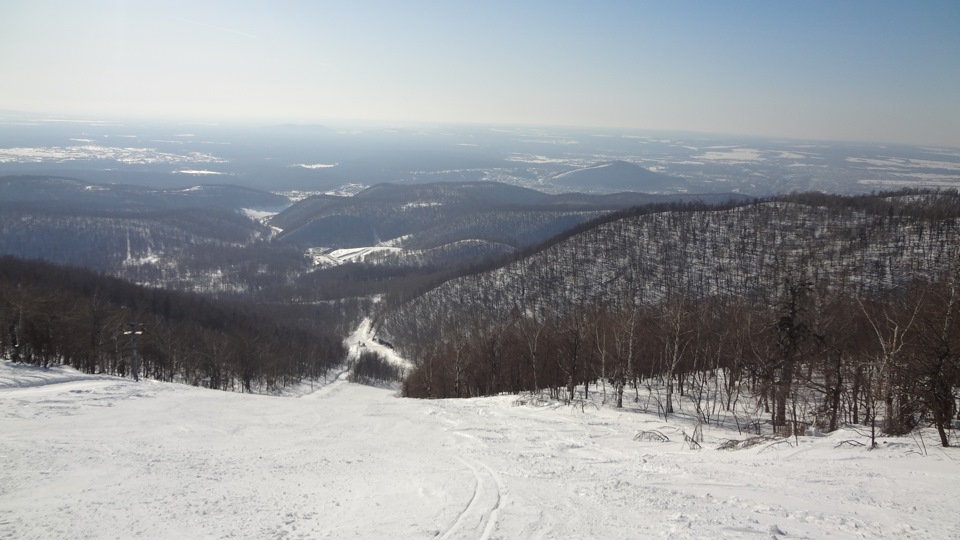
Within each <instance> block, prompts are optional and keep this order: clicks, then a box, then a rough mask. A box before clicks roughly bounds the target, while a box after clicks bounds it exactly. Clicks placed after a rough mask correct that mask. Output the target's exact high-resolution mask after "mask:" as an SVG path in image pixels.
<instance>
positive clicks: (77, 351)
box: [0, 256, 348, 391]
mask: <svg viewBox="0 0 960 540" xmlns="http://www.w3.org/2000/svg"><path fill="white" fill-rule="evenodd" d="M322 309H323V308H322V307H318V306H314V307H309V306H308V307H295V306H275V307H273V308H267V307H264V306H253V305H252V304H244V303H238V302H225V301H217V300H213V299H210V298H208V297H203V296H200V295H196V294H188V293H177V292H171V291H164V290H159V289H148V288H145V287H140V286H137V285H133V284H130V283H128V282H125V281H123V280H120V279H116V278H112V277H106V276H103V275H101V274H97V273H94V272H91V271H89V270H83V269H78V268H68V267H61V266H55V265H53V264H49V263H43V262H36V261H24V260H22V259H17V258H14V257H9V256H7V257H0V330H2V331H0V357H4V358H10V359H12V360H14V361H19V362H24V363H29V364H37V365H44V366H46V365H49V364H61V363H62V364H68V365H71V366H73V367H75V368H77V369H79V370H81V371H84V372H86V373H108V374H114V375H120V376H131V375H132V356H131V355H132V349H131V343H130V336H129V335H125V334H124V331H125V330H128V329H129V324H130V323H142V325H143V327H144V328H145V331H144V332H143V334H142V335H140V336H139V339H138V341H139V346H138V351H139V357H140V365H141V373H142V375H143V376H145V377H149V378H153V379H157V380H162V381H177V382H184V383H187V384H193V385H200V386H205V387H208V388H217V389H223V390H238V391H268V390H270V389H272V388H277V387H281V386H284V385H286V384H288V383H291V382H296V381H299V380H301V379H302V378H305V377H317V376H319V375H321V374H323V373H325V372H326V370H327V369H328V368H329V367H331V366H336V365H339V364H340V363H341V362H342V361H343V359H344V356H345V351H344V349H343V345H342V343H341V337H340V336H341V335H342V333H343V332H344V331H345V328H344V326H343V325H344V324H347V323H348V322H347V321H344V320H343V317H344V315H343V314H342V313H340V312H339V311H336V313H334V312H332V311H331V312H330V313H324V312H322ZM304 310H309V312H305V311H304Z"/></svg>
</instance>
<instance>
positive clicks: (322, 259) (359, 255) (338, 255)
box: [307, 246, 403, 266]
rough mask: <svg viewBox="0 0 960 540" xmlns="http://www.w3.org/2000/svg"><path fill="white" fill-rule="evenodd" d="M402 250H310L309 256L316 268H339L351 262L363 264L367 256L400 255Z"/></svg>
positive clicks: (371, 247)
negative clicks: (383, 253) (376, 254)
mask: <svg viewBox="0 0 960 540" xmlns="http://www.w3.org/2000/svg"><path fill="white" fill-rule="evenodd" d="M401 251H403V250H402V249H400V248H396V247H389V246H369V247H356V248H341V249H329V248H310V249H308V250H307V256H308V257H311V258H312V259H313V265H314V266H337V265H341V264H347V263H351V262H362V261H363V259H364V258H365V257H366V256H367V255H371V254H374V253H380V252H391V253H398V252H401Z"/></svg>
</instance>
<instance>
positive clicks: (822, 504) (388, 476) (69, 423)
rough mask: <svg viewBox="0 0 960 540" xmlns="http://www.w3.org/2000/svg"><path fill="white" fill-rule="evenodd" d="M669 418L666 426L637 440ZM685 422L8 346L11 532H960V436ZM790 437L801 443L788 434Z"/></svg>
mask: <svg viewBox="0 0 960 540" xmlns="http://www.w3.org/2000/svg"><path fill="white" fill-rule="evenodd" d="M641 430H658V431H659V432H661V433H662V434H664V435H665V436H667V437H668V438H669V439H670V441H669V442H640V441H636V440H634V435H635V434H637V433H638V432H639V431H641ZM681 430H683V431H687V432H688V433H689V432H690V430H691V426H690V425H688V424H686V423H684V422H683V421H674V420H671V421H670V422H669V423H665V422H664V421H663V420H662V419H657V418H656V417H654V416H649V415H643V414H639V413H636V412H631V411H629V410H623V411H618V410H615V409H610V408H606V407H604V408H601V409H596V408H594V407H593V406H590V405H586V406H585V407H583V408H581V407H580V406H577V407H570V406H562V405H557V404H546V405H540V406H535V405H534V404H533V401H532V400H528V401H526V402H520V401H518V399H517V397H516V396H500V397H494V398H484V399H468V400H437V401H417V400H408V399H400V398H397V397H395V396H394V394H393V393H392V392H391V391H388V390H383V389H377V388H371V387H366V386H358V385H354V384H350V383H347V382H346V381H345V380H344V379H343V378H340V379H338V380H336V381H335V382H333V383H331V384H329V385H327V386H324V387H322V388H320V389H319V390H317V391H315V392H312V393H308V394H306V395H303V396H302V397H300V398H291V397H270V396H258V395H250V394H233V393H225V392H218V391H209V390H203V389H199V388H193V387H188V386H181V385H175V384H165V383H157V382H150V381H144V382H141V383H134V382H133V381H131V380H128V379H118V378H113V377H105V376H88V375H83V374H80V373H77V372H75V371H72V370H69V369H64V368H52V369H50V370H43V369H41V368H32V367H29V368H28V367H23V366H15V365H12V364H10V363H9V362H8V361H5V360H0V434H2V436H0V538H17V539H30V538H44V539H47V538H135V537H136V538H326V537H330V538H345V537H350V538H445V539H453V538H489V539H493V538H504V539H508V538H785V539H790V538H936V539H945V538H957V537H958V536H960V515H958V513H957V506H956V501H957V500H958V495H960V453H958V452H957V451H956V449H952V448H951V449H947V450H943V449H936V448H930V447H928V449H927V450H928V451H929V454H928V455H921V452H920V446H919V445H918V444H917V443H916V442H915V441H914V440H912V439H910V438H905V439H889V440H884V441H883V444H882V445H881V447H880V448H879V449H877V450H874V451H867V450H865V449H863V448H852V447H848V446H842V447H840V448H835V447H836V446H837V445H838V444H839V443H840V442H842V441H844V440H850V439H857V440H860V441H863V440H864V438H863V437H862V436H860V435H858V434H856V433H854V432H851V431H846V432H843V433H839V434H834V435H832V436H830V437H821V438H800V439H799V441H798V442H799V445H798V446H796V447H792V446H788V445H787V444H786V443H783V444H776V445H772V444H762V445H759V446H755V447H752V448H748V449H743V450H731V451H723V450H716V449H715V448H716V446H717V444H719V443H720V442H722V441H723V440H726V439H729V438H740V436H739V435H737V433H736V432H735V431H734V432H725V431H720V430H713V429H707V430H706V432H705V436H706V439H705V441H704V443H703V449H702V450H699V451H698V450H691V449H690V448H689V445H687V444H684V442H683V438H682V435H681V434H680V431H681ZM791 443H794V441H793V440H791Z"/></svg>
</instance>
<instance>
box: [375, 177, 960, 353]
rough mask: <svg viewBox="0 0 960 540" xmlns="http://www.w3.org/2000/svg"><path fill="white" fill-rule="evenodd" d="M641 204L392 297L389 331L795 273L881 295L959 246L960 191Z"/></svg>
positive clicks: (748, 287) (620, 302) (417, 330)
mask: <svg viewBox="0 0 960 540" xmlns="http://www.w3.org/2000/svg"><path fill="white" fill-rule="evenodd" d="M635 213H636V214H637V215H633V216H631V217H626V218H622V219H617V220H614V221H610V222H605V223H604V222H601V224H600V225H598V226H596V227H593V228H591V229H589V230H586V231H584V232H581V233H580V234H576V235H573V236H571V237H569V238H567V239H566V240H563V241H561V242H559V243H557V244H555V245H552V246H551V247H549V248H547V249H544V250H542V251H539V252H536V253H534V254H533V255H531V256H529V257H526V258H524V259H521V260H519V261H516V262H514V263H512V264H509V265H507V266H504V267H501V268H498V269H495V270H492V271H489V272H485V273H481V274H476V275H470V276H465V277H462V278H459V279H456V280H453V281H450V282H447V283H445V284H444V285H442V286H441V287H438V288H436V289H434V290H432V291H429V292H427V293H426V294H424V295H423V296H421V297H419V298H417V299H416V300H414V301H412V302H408V303H404V304H401V305H395V306H392V308H391V309H390V310H389V311H388V312H387V313H386V314H385V317H384V322H383V326H384V329H385V330H386V331H388V332H390V333H392V334H394V335H395V337H396V338H397V340H398V341H399V342H401V343H403V342H404V341H405V338H406V337H407V336H408V335H409V336H413V335H423V333H424V332H427V333H430V332H429V330H428V329H440V328H444V327H449V326H451V325H456V324H457V323H458V321H460V320H462V318H464V317H465V316H466V315H467V314H475V315H480V314H484V315H489V316H493V317H502V316H506V315H507V314H509V313H510V312H511V310H515V309H518V308H519V309H520V310H521V311H527V310H532V309H537V310H548V311H553V312H562V311H564V310H565V309H566V307H567V306H571V305H577V306H582V305H589V304H603V305H606V306H610V307H615V308H623V307H629V306H635V305H643V304H655V303H657V302H659V301H661V300H663V299H665V298H668V297H670V296H675V295H681V296H684V297H689V298H700V299H702V298H705V297H708V296H711V295H736V296H742V297H747V296H755V295H764V294H772V293H773V292H774V291H776V290H777V287H778V284H779V283H781V282H782V280H783V279H784V277H786V276H787V275H788V274H796V275H798V276H802V277H803V278H804V279H807V280H810V281H811V282H812V283H813V284H814V285H816V286H821V285H824V286H827V285H829V286H831V287H841V288H852V289H853V290H855V291H857V292H863V293H878V292H882V291H884V290H890V289H893V288H895V287H897V286H901V285H904V284H905V283H907V282H909V281H911V280H915V279H932V278H935V277H936V276H938V275H939V274H940V273H942V272H943V271H944V269H945V268H946V267H947V265H948V264H949V261H950V258H951V257H952V255H953V250H954V249H955V248H956V245H957V235H958V221H957V218H958V217H960V198H958V196H957V195H956V193H955V192H948V193H934V194H926V195H916V194H914V195H901V196H889V197H885V198H880V197H857V198H846V197H839V196H831V197H827V196H819V195H805V196H799V195H798V196H793V197H783V198H779V199H776V200H771V201H767V202H759V201H758V202H756V203H751V204H746V205H742V206H735V207H732V208H728V209H722V210H716V209H711V208H708V207H702V206H699V207H690V209H687V210H674V211H666V212H653V213H650V212H647V211H643V210H639V211H637V212H635Z"/></svg>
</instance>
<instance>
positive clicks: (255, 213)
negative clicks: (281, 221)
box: [240, 208, 282, 232]
mask: <svg viewBox="0 0 960 540" xmlns="http://www.w3.org/2000/svg"><path fill="white" fill-rule="evenodd" d="M240 213H242V214H243V215H245V216H247V217H248V218H250V219H252V220H255V221H262V220H264V219H266V218H268V217H272V216H275V215H277V214H278V213H279V212H275V211H270V210H257V209H256V208H241V209H240ZM281 232H282V231H281Z"/></svg>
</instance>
